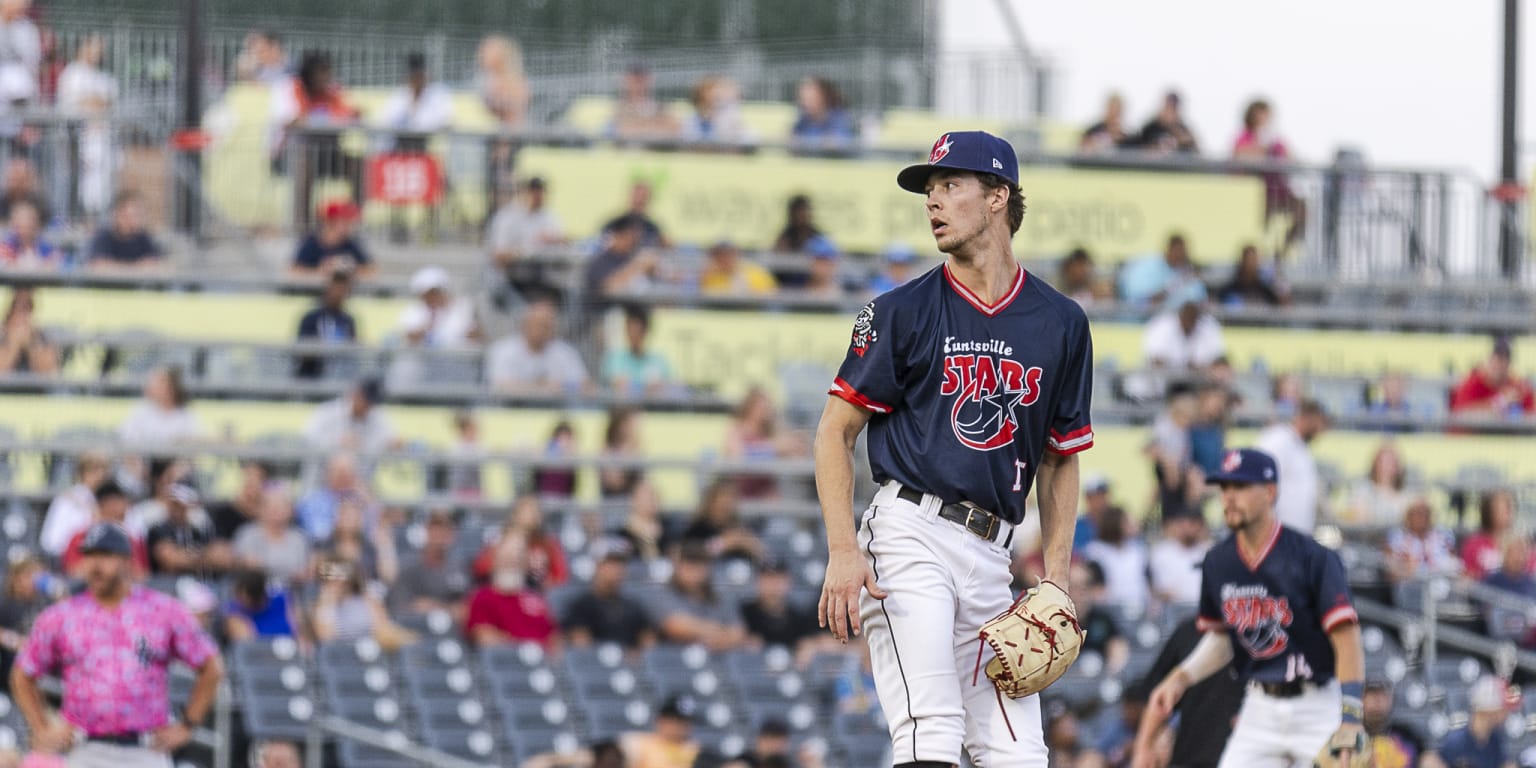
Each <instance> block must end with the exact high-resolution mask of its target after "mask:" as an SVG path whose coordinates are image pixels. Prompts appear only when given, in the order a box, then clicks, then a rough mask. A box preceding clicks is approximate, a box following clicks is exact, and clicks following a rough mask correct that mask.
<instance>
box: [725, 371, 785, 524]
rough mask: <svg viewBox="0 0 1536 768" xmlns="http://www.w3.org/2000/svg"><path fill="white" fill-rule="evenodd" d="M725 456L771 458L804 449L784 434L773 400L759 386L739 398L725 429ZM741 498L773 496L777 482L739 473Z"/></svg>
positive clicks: (756, 459)
mask: <svg viewBox="0 0 1536 768" xmlns="http://www.w3.org/2000/svg"><path fill="white" fill-rule="evenodd" d="M723 453H724V456H725V458H727V459H729V460H732V461H772V460H775V459H780V458H790V457H795V456H803V455H804V454H805V448H804V446H803V445H802V444H800V443H798V442H797V441H796V440H795V437H794V436H792V435H788V434H784V428H783V425H782V424H780V423H779V416H778V413H777V412H776V411H775V409H774V406H773V400H772V399H770V398H769V397H768V393H767V392H766V391H764V390H763V389H762V388H761V387H753V388H752V389H750V390H748V391H747V394H746V395H745V396H744V397H742V399H741V403H740V404H739V405H737V406H736V412H735V414H733V415H732V417H731V423H730V425H729V426H727V427H726V431H725V450H724V451H723ZM736 487H737V490H738V491H739V492H740V493H741V497H742V498H744V499H762V498H770V497H773V496H777V495H778V492H779V484H778V480H777V478H775V477H774V476H772V475H742V476H740V477H738V478H737V481H736Z"/></svg>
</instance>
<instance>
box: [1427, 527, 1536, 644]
mask: <svg viewBox="0 0 1536 768" xmlns="http://www.w3.org/2000/svg"><path fill="white" fill-rule="evenodd" d="M1495 555H1496V556H1497V557H1498V558H1499V564H1498V566H1497V567H1496V568H1494V569H1492V570H1490V571H1488V572H1487V573H1485V574H1484V575H1483V576H1482V578H1481V579H1480V580H1481V581H1482V583H1483V584H1484V585H1486V586H1488V587H1492V588H1493V589H1497V590H1500V591H1503V592H1507V593H1509V594H1511V595H1516V596H1518V597H1521V598H1524V599H1525V600H1536V576H1533V575H1532V574H1531V544H1530V542H1529V541H1527V540H1526V539H1525V537H1523V536H1516V535H1511V536H1506V537H1504V539H1503V540H1502V541H1501V543H1500V547H1499V549H1497V550H1495ZM1400 607H1403V608H1406V609H1408V610H1416V609H1417V608H1418V607H1419V606H1415V605H1409V606H1400ZM1483 617H1484V620H1485V622H1486V623H1487V625H1488V634H1489V635H1490V636H1491V637H1493V638H1494V639H1496V640H1512V641H1514V642H1516V643H1519V644H1520V645H1522V646H1524V647H1526V648H1530V647H1532V646H1536V622H1533V621H1532V619H1531V616H1530V612H1529V611H1528V610H1526V609H1525V607H1524V605H1519V607H1516V606H1511V605H1507V604H1501V603H1498V602H1496V601H1487V604H1486V605H1485V606H1484V609H1483Z"/></svg>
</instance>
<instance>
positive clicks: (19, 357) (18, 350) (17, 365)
mask: <svg viewBox="0 0 1536 768" xmlns="http://www.w3.org/2000/svg"><path fill="white" fill-rule="evenodd" d="M36 311H37V293H36V292H35V291H34V290H33V289H31V288H21V287H16V288H12V289H11V302H10V304H8V305H7V306H6V308H5V319H4V320H3V321H0V373H29V374H35V375H38V376H51V375H53V374H55V373H58V372H59V348H58V347H57V346H55V345H54V344H53V343H52V342H50V341H48V337H47V336H46V335H45V334H44V333H43V332H42V330H41V329H39V328H38V327H37V323H36V320H35V315H36Z"/></svg>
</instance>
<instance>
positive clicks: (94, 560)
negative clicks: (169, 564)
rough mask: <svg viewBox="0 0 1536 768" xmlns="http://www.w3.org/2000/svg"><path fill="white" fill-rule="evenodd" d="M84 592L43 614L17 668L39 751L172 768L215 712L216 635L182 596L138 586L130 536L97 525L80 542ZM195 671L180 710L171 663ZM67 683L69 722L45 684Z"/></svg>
mask: <svg viewBox="0 0 1536 768" xmlns="http://www.w3.org/2000/svg"><path fill="white" fill-rule="evenodd" d="M80 549H81V553H82V555H83V561H84V568H83V575H84V578H85V584H86V591H85V592H84V593H82V594H80V595H77V596H75V597H73V598H71V599H69V600H66V601H64V602H62V603H58V604H56V605H54V606H52V607H50V608H48V609H47V610H45V611H43V613H42V615H40V616H38V618H37V621H36V622H35V623H34V624H33V625H32V633H31V635H30V637H28V638H27V641H26V643H25V644H24V645H23V646H22V648H21V652H20V653H19V654H18V655H17V657H16V664H15V666H14V667H13V668H12V670H11V695H12V697H13V698H14V700H15V702H16V706H17V708H18V709H20V710H21V713H22V715H23V716H24V717H25V718H26V721H27V727H28V729H29V731H30V732H31V734H32V750H33V751H34V752H42V753H45V754H62V755H67V756H68V760H69V765H70V766H72V767H74V768H171V757H170V755H171V753H172V752H174V751H175V750H176V749H178V748H180V747H181V746H182V745H183V744H186V743H187V741H188V740H189V739H190V738H191V735H192V729H193V728H195V727H197V725H198V723H201V722H202V721H203V720H204V719H205V718H206V717H207V716H208V712H209V710H210V709H212V707H213V699H214V693H215V691H216V690H217V688H218V685H219V681H220V679H221V678H222V677H223V676H224V666H223V662H222V661H221V660H220V658H219V652H218V647H217V646H215V645H214V643H213V640H212V638H210V637H209V636H208V634H207V633H205V632H204V631H203V630H202V628H201V627H200V626H199V625H198V623H197V620H196V619H194V618H193V617H192V615H191V614H190V613H188V612H187V610H186V609H185V608H183V607H182V605H181V603H180V602H178V601H177V600H176V599H175V598H173V597H170V596H167V595H162V594H160V593H158V592H154V591H152V590H149V589H146V588H145V587H142V586H138V585H135V584H134V583H133V581H132V579H131V578H130V575H129V569H130V564H129V560H130V558H131V557H132V556H133V545H132V541H131V540H130V538H129V536H128V532H127V531H125V530H123V528H122V527H120V526H118V525H115V524H113V523H97V524H95V525H93V526H91V528H90V530H88V531H87V532H86V535H85V538H84V541H83V542H82V543H81V547H80ZM172 661H180V662H181V663H183V664H186V665H187V666H189V667H191V668H193V669H194V670H196V671H197V680H196V682H195V683H194V684H193V686H192V693H191V695H190V696H189V697H188V699H187V705H186V708H185V709H184V710H182V712H180V713H179V714H178V713H173V712H171V707H170V691H169V687H168V682H169V679H170V665H171V662H172ZM54 674H57V675H59V676H60V677H61V678H62V679H63V683H64V686H63V688H64V702H63V706H62V708H61V714H62V715H63V717H62V719H60V718H56V717H52V716H51V715H50V713H49V712H48V711H47V709H46V708H45V706H44V703H43V697H42V693H41V691H40V689H39V687H38V679H39V678H41V677H43V676H44V675H54Z"/></svg>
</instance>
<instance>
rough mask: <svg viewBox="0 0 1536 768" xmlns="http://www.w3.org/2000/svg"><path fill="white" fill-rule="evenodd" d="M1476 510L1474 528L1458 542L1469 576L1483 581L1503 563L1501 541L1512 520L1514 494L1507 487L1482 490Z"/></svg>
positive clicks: (1506, 534) (1513, 516)
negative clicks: (1474, 531)
mask: <svg viewBox="0 0 1536 768" xmlns="http://www.w3.org/2000/svg"><path fill="white" fill-rule="evenodd" d="M1478 514H1479V517H1480V521H1479V525H1478V529H1477V532H1476V533H1474V534H1472V535H1471V536H1468V537H1467V538H1466V540H1465V541H1463V542H1462V543H1461V564H1462V568H1463V569H1464V570H1465V571H1466V574H1467V577H1468V578H1471V579H1473V580H1476V581H1482V580H1483V578H1485V577H1486V576H1488V574H1491V573H1493V572H1495V571H1497V570H1499V568H1500V567H1502V564H1503V558H1504V555H1503V552H1502V550H1503V546H1504V541H1505V539H1506V538H1507V537H1508V536H1510V535H1513V534H1512V533H1511V529H1512V528H1513V527H1514V524H1515V497H1514V494H1512V493H1510V492H1509V491H1508V490H1506V489H1501V490H1497V491H1493V492H1491V493H1488V494H1485V495H1484V496H1483V499H1482V502H1481V503H1480V504H1479V505H1478ZM1528 570H1529V569H1528Z"/></svg>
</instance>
